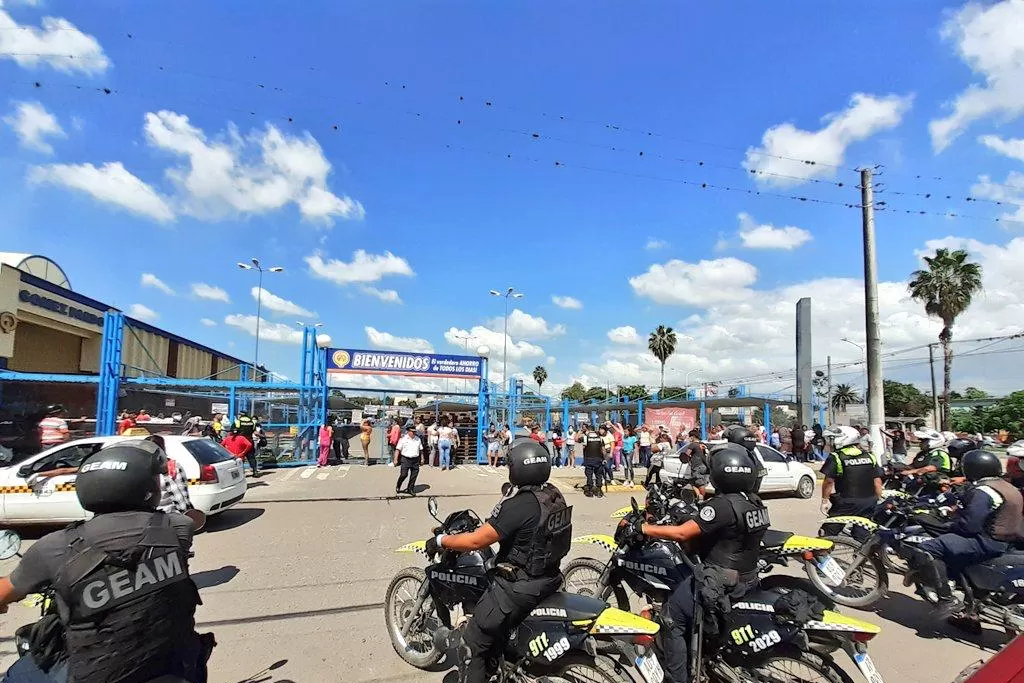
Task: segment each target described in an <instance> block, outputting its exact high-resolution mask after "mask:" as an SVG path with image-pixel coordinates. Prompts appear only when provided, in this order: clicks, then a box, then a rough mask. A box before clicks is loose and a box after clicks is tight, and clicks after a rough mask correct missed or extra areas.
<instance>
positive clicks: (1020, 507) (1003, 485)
mask: <svg viewBox="0 0 1024 683" xmlns="http://www.w3.org/2000/svg"><path fill="white" fill-rule="evenodd" d="M977 486H978V488H979V489H982V490H984V489H989V491H985V493H987V494H988V495H989V497H991V498H992V499H993V500H994V501H995V502H996V504H998V505H999V506H998V507H997V508H996V510H995V513H994V514H993V515H991V516H990V517H989V518H988V535H989V536H991V537H992V538H993V539H995V540H997V541H1003V542H1006V543H1015V542H1017V541H1022V540H1024V498H1022V497H1021V493H1020V491H1018V490H1017V489H1016V488H1015V487H1014V485H1013V484H1011V483H1010V482H1008V481H1006V480H1004V479H996V478H992V479H982V480H980V481H979V482H978V484H977ZM990 492H995V494H996V495H995V496H992V494H991V493H990ZM1000 498H1001V499H1002V503H1001V504H999V499H1000Z"/></svg>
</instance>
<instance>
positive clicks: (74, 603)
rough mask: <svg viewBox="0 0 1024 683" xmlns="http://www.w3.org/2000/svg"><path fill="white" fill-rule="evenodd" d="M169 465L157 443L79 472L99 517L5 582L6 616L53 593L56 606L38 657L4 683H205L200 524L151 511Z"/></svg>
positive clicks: (119, 449)
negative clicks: (177, 682)
mask: <svg viewBox="0 0 1024 683" xmlns="http://www.w3.org/2000/svg"><path fill="white" fill-rule="evenodd" d="M166 458H167V456H166V455H165V454H164V451H163V450H162V449H161V448H160V446H159V445H158V444H156V443H153V442H151V441H142V440H139V441H134V440H133V441H127V442H120V443H116V444H114V445H112V446H109V447H107V448H104V449H102V450H100V451H99V452H97V453H95V454H94V455H91V456H89V458H87V459H86V460H85V462H84V463H83V464H82V467H81V468H80V470H79V474H78V479H77V481H76V486H75V490H76V493H77V495H78V500H79V502H80V503H81V505H82V507H83V508H85V509H86V510H88V511H90V512H93V513H95V516H94V517H93V518H92V519H90V520H89V521H87V522H83V523H77V524H73V525H71V526H70V527H68V528H66V529H63V530H61V531H56V532H54V533H52V534H48V535H46V536H44V537H43V538H41V539H40V540H39V541H37V542H36V543H35V544H33V545H32V547H31V548H29V549H28V551H27V552H26V553H25V555H24V557H23V558H22V560H21V562H20V563H19V564H18V566H17V567H16V568H15V569H14V571H13V572H12V573H11V575H10V576H9V577H6V578H3V579H0V610H2V611H6V610H7V606H8V605H10V604H11V603H12V602H15V601H17V600H21V599H22V598H24V597H25V596H26V595H28V594H29V593H34V592H38V591H40V590H44V589H46V588H47V587H52V588H53V590H54V592H55V600H56V605H57V614H56V615H47V616H44V617H43V618H42V619H41V620H40V622H39V623H38V624H36V625H35V626H34V627H33V629H32V634H31V635H30V636H29V641H30V645H31V654H27V655H25V656H23V657H22V658H21V659H19V660H18V662H17V663H15V664H14V666H12V667H11V669H10V670H9V671H8V672H7V677H6V678H5V679H4V680H5V681H11V682H12V683H16V682H17V681H27V680H28V681H31V680H39V676H40V672H39V669H40V668H42V669H44V670H46V671H47V672H48V675H49V677H50V678H51V679H53V680H62V679H63V677H64V676H65V675H66V676H67V679H68V680H71V681H74V682H75V683H100V682H107V681H118V682H119V683H144V682H146V681H151V680H153V679H155V678H159V677H161V676H175V677H178V678H181V679H184V680H187V681H190V682H191V683H203V682H205V681H206V660H207V658H208V657H209V653H210V650H211V649H212V645H213V643H212V640H213V639H212V636H208V635H207V636H200V635H198V634H197V633H196V632H195V610H196V605H198V604H199V591H198V590H197V588H196V586H195V584H194V583H193V582H192V579H191V578H190V577H189V572H188V553H189V549H190V548H191V545H192V534H193V523H192V520H190V519H189V518H188V517H186V516H184V515H180V514H177V513H170V514H167V513H163V512H159V511H156V510H155V509H154V508H155V506H156V504H157V503H158V502H159V500H160V483H159V482H160V480H159V474H160V472H161V471H163V470H164V468H165V467H166ZM44 626H45V627H44ZM59 627H62V628H59ZM61 630H62V631H63V643H62V642H61ZM54 660H56V661H54ZM65 672H66V674H65Z"/></svg>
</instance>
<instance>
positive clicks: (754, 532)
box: [705, 493, 771, 579]
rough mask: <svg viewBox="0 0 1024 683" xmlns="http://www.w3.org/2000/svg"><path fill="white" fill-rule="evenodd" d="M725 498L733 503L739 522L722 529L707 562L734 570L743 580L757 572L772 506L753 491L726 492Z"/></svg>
mask: <svg viewBox="0 0 1024 683" xmlns="http://www.w3.org/2000/svg"><path fill="white" fill-rule="evenodd" d="M722 498H724V499H725V500H727V501H729V504H730V505H732V511H733V513H734V514H735V515H736V523H735V524H733V525H732V526H730V527H728V528H725V529H722V530H721V531H719V532H718V534H717V535H716V537H715V542H714V545H713V546H711V550H710V552H708V554H707V557H706V558H705V561H706V562H707V563H708V564H711V565H715V566H718V567H722V568H723V569H731V570H733V571H735V572H736V573H737V574H739V576H740V577H741V579H742V578H744V577H746V576H747V575H749V574H751V573H753V572H756V571H757V556H758V554H759V553H760V551H761V539H762V538H763V537H764V532H765V531H767V530H768V526H769V525H770V524H771V521H770V520H769V519H768V508H767V507H765V505H764V503H762V502H761V499H760V498H758V497H757V496H756V495H755V494H753V493H726V494H723V495H722Z"/></svg>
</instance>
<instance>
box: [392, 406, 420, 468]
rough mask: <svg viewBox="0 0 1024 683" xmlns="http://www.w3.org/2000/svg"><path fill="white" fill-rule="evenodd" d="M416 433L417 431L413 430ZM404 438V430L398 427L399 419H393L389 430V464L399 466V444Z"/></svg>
mask: <svg viewBox="0 0 1024 683" xmlns="http://www.w3.org/2000/svg"><path fill="white" fill-rule="evenodd" d="M413 431H414V432H415V430H413ZM401 438H402V428H401V427H399V426H398V418H397V417H396V418H392V420H391V426H390V427H389V428H388V458H389V460H388V462H392V463H394V464H395V465H397V464H398V456H397V455H396V452H397V449H398V442H399V440H400V439H401Z"/></svg>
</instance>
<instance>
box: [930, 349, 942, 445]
mask: <svg viewBox="0 0 1024 683" xmlns="http://www.w3.org/2000/svg"><path fill="white" fill-rule="evenodd" d="M935 346H936V344H934V343H932V344H929V345H928V367H930V368H931V371H932V425H933V426H934V427H935V431H939V430H940V429H942V427H941V425H942V422H941V417H940V415H939V393H938V392H937V391H936V390H935Z"/></svg>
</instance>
